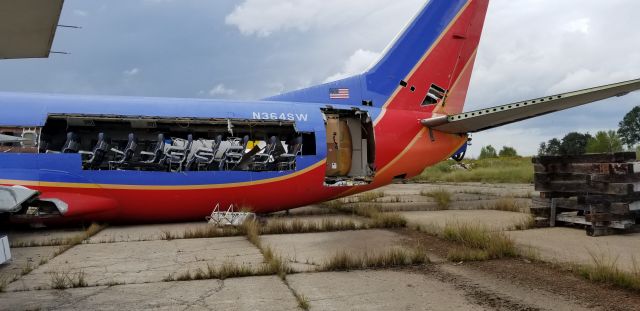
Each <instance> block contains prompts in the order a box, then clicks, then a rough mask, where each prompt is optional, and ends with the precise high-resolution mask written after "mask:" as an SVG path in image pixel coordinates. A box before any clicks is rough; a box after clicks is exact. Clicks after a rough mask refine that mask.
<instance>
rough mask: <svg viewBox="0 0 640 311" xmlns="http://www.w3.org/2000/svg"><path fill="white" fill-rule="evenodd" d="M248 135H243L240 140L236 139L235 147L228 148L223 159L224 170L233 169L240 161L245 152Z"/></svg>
mask: <svg viewBox="0 0 640 311" xmlns="http://www.w3.org/2000/svg"><path fill="white" fill-rule="evenodd" d="M249 140H250V138H249V135H245V136H244V137H243V138H242V139H237V142H236V145H235V146H232V147H231V148H229V150H228V151H227V156H226V159H225V165H226V169H227V170H229V169H230V168H233V167H235V166H236V165H238V163H240V161H242V157H243V156H244V154H245V153H246V151H247V145H249Z"/></svg>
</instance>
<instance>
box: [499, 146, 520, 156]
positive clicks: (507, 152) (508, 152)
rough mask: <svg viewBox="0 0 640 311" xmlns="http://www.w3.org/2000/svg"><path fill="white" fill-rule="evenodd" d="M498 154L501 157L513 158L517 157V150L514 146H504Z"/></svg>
mask: <svg viewBox="0 0 640 311" xmlns="http://www.w3.org/2000/svg"><path fill="white" fill-rule="evenodd" d="M499 156H500V157H501V158H515V157H518V152H517V151H516V149H515V148H512V147H507V146H504V147H502V150H500V153H499Z"/></svg>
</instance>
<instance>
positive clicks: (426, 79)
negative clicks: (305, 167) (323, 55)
mask: <svg viewBox="0 0 640 311" xmlns="http://www.w3.org/2000/svg"><path fill="white" fill-rule="evenodd" d="M488 5H489V0H431V1H429V2H428V3H427V4H425V6H424V8H423V9H422V10H421V11H420V12H419V13H418V15H417V16H416V17H415V18H414V19H413V20H412V21H411V22H410V23H409V24H408V25H407V27H406V29H405V30H404V31H403V32H402V33H401V34H400V35H399V36H398V37H397V38H396V40H395V41H394V42H393V43H392V44H391V45H390V46H389V48H387V50H386V51H385V53H384V54H383V56H382V58H381V59H380V61H379V62H378V63H376V64H375V65H373V66H372V67H371V68H370V69H369V70H368V71H367V72H365V73H363V74H361V75H357V76H354V77H350V78H347V79H343V80H340V81H336V82H331V83H327V84H323V85H319V86H315V87H311V88H308V89H304V90H300V91H295V92H291V93H286V94H282V95H278V96H275V97H272V98H268V100H283V101H298V102H316V103H318V102H320V103H332V104H344V105H362V104H364V105H371V106H375V107H385V108H389V109H406V110H424V111H432V110H434V109H438V110H439V111H440V112H446V113H450V114H452V113H458V112H461V111H462V109H463V106H464V101H465V99H466V95H467V89H468V87H469V81H470V79H471V72H472V71H473V64H474V62H475V57H476V51H477V48H478V44H479V42H480V36H481V34H482V29H483V26H484V20H485V17H486V13H487V8H488Z"/></svg>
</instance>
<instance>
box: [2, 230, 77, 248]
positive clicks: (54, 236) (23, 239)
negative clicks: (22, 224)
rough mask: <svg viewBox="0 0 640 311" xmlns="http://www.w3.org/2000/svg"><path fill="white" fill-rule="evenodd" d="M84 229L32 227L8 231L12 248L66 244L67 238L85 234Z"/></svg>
mask: <svg viewBox="0 0 640 311" xmlns="http://www.w3.org/2000/svg"><path fill="white" fill-rule="evenodd" d="M84 232H85V231H84V230H83V229H58V230H51V229H31V230H29V231H25V230H13V231H9V232H8V233H7V236H8V237H9V243H11V245H12V248H14V247H22V246H52V245H62V244H66V240H67V239H70V238H74V237H77V236H79V235H82V234H84Z"/></svg>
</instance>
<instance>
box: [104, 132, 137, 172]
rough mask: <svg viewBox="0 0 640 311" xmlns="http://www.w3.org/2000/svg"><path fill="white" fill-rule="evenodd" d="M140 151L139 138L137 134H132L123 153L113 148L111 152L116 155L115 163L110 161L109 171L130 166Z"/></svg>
mask: <svg viewBox="0 0 640 311" xmlns="http://www.w3.org/2000/svg"><path fill="white" fill-rule="evenodd" d="M137 149H138V138H137V137H136V135H135V134H133V133H130V134H129V138H128V141H127V146H126V147H125V148H124V150H123V151H120V150H118V149H115V148H111V151H112V152H114V153H115V154H116V156H115V160H114V161H109V169H119V168H121V167H122V166H124V165H126V164H128V163H129V162H131V160H132V159H133V156H134V155H135V153H136V150H137Z"/></svg>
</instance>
